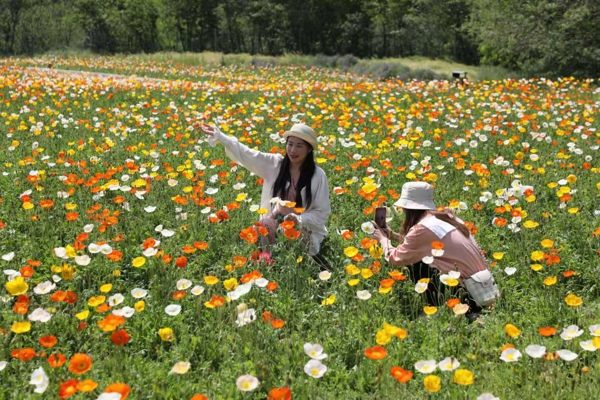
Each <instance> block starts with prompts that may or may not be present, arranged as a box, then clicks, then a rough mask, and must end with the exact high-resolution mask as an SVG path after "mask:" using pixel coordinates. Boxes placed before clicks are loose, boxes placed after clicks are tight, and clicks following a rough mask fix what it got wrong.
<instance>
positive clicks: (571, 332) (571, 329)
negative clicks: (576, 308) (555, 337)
mask: <svg viewBox="0 0 600 400" xmlns="http://www.w3.org/2000/svg"><path fill="white" fill-rule="evenodd" d="M582 334H583V329H579V327H578V326H577V325H569V326H567V327H566V328H565V329H564V330H563V331H562V333H561V334H560V337H561V338H563V339H564V340H571V339H575V338H576V337H579V336H581V335H582Z"/></svg>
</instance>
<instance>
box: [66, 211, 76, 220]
mask: <svg viewBox="0 0 600 400" xmlns="http://www.w3.org/2000/svg"><path fill="white" fill-rule="evenodd" d="M65 218H66V220H67V221H75V220H77V218H79V213H76V212H70V213H67V215H66V216H65Z"/></svg>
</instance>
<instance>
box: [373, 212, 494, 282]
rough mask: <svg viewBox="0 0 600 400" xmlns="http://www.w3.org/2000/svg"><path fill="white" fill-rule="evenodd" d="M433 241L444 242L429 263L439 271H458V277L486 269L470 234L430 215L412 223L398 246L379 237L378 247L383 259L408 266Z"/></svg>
mask: <svg viewBox="0 0 600 400" xmlns="http://www.w3.org/2000/svg"><path fill="white" fill-rule="evenodd" d="M433 242H441V243H443V244H444V248H443V250H444V254H442V256H440V257H434V260H433V262H432V263H431V264H430V266H431V267H433V268H436V269H438V270H439V271H440V272H441V273H442V274H446V273H448V272H449V271H459V272H460V275H461V279H467V278H470V277H471V275H473V274H475V273H477V272H479V271H484V270H486V269H489V268H488V264H487V262H486V260H485V258H484V257H483V255H482V253H481V249H480V248H479V245H478V244H477V242H476V241H475V239H474V238H473V236H470V237H468V238H466V237H464V236H463V234H462V233H461V232H460V231H459V230H458V229H456V228H455V227H454V226H452V225H450V224H448V223H446V222H444V221H441V220H439V219H437V218H436V217H434V216H433V215H426V216H425V217H424V218H423V219H422V220H421V221H419V223H418V224H417V225H415V226H413V227H412V228H411V229H410V230H409V231H408V234H407V235H406V237H405V238H404V242H403V243H402V244H400V245H399V246H398V247H393V245H392V244H391V241H390V240H389V239H387V238H384V239H383V240H382V247H383V250H384V256H385V259H386V260H387V261H388V262H390V263H391V264H396V265H412V264H415V263H417V262H419V261H421V260H422V259H423V258H424V257H427V256H431V255H432V254H431V250H432V249H433V248H432V246H431V244H432V243H433Z"/></svg>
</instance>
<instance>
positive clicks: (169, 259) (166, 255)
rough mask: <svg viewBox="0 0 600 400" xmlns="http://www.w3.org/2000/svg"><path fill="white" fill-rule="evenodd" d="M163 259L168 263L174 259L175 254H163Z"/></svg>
mask: <svg viewBox="0 0 600 400" xmlns="http://www.w3.org/2000/svg"><path fill="white" fill-rule="evenodd" d="M162 260H163V262H164V263H165V264H168V263H170V262H171V261H173V256H172V255H170V254H165V255H164V256H163V258H162Z"/></svg>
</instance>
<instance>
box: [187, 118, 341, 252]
mask: <svg viewBox="0 0 600 400" xmlns="http://www.w3.org/2000/svg"><path fill="white" fill-rule="evenodd" d="M197 127H199V128H200V129H201V130H202V132H204V133H205V134H207V135H208V136H209V139H208V141H209V144H210V145H211V146H213V147H214V146H215V145H216V143H217V142H220V143H222V144H223V146H224V147H225V153H226V154H227V156H228V157H229V158H230V159H231V160H232V161H234V162H236V163H238V164H240V165H242V166H243V167H244V168H246V169H248V170H249V171H250V172H253V173H254V174H256V175H258V176H259V177H261V178H262V179H263V180H264V182H263V188H262V194H261V197H260V206H261V208H264V209H266V210H268V212H267V213H266V214H264V215H263V216H261V222H262V225H263V226H264V227H265V228H267V230H268V232H269V234H268V236H267V238H266V239H267V243H268V244H274V243H275V241H276V231H277V228H278V227H279V224H280V222H283V221H294V222H295V229H297V230H299V231H300V232H301V240H302V241H303V243H305V244H306V246H307V248H308V255H310V256H313V257H314V256H317V254H318V253H319V251H320V249H321V243H322V242H323V239H324V238H325V237H326V236H327V229H326V228H325V223H326V222H327V218H328V217H329V214H330V213H331V207H330V203H329V184H328V182H327V176H326V175H325V172H324V171H323V170H322V169H321V168H320V167H318V166H317V165H316V164H315V160H314V151H315V150H316V149H317V148H318V142H317V136H316V134H315V132H314V131H313V130H312V129H311V128H310V127H308V126H307V125H304V124H295V125H293V126H292V127H291V129H290V130H289V131H287V132H285V133H284V135H283V137H284V138H285V139H286V144H285V155H283V156H282V155H281V154H271V153H263V152H260V151H257V150H252V149H250V148H248V147H247V146H246V145H244V144H241V143H240V142H239V141H238V140H237V139H236V138H235V137H231V136H227V135H225V134H224V133H223V132H221V131H220V130H219V128H218V127H216V126H210V125H206V124H198V126H197ZM274 198H279V199H281V200H282V201H273V202H272V201H271V200H272V199H274ZM286 201H288V202H295V203H296V204H295V205H294V206H293V207H286V206H284V205H283V204H282V203H285V202H286ZM294 208H296V209H298V208H304V209H305V210H304V211H303V212H301V213H296V212H295V211H294Z"/></svg>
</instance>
